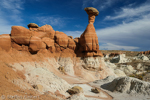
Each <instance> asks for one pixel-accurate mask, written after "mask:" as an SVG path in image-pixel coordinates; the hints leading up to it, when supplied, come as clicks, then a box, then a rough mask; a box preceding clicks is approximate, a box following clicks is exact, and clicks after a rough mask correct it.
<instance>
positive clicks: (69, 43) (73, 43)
mask: <svg viewBox="0 0 150 100" xmlns="http://www.w3.org/2000/svg"><path fill="white" fill-rule="evenodd" d="M68 48H69V49H73V50H75V48H76V43H75V42H74V40H73V39H70V38H69V39H68Z"/></svg>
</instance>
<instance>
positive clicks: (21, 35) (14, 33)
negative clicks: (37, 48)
mask: <svg viewBox="0 0 150 100" xmlns="http://www.w3.org/2000/svg"><path fill="white" fill-rule="evenodd" d="M31 36H32V32H31V31H29V30H28V29H26V28H25V27H22V26H12V30H11V39H13V40H14V41H15V42H16V43H18V44H25V45H29V41H30V38H31Z"/></svg>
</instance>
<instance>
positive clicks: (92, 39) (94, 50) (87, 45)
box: [79, 7, 101, 56]
mask: <svg viewBox="0 0 150 100" xmlns="http://www.w3.org/2000/svg"><path fill="white" fill-rule="evenodd" d="M84 10H85V11H86V12H87V14H88V15H89V16H88V18H89V24H88V25H87V27H86V29H85V31H84V32H83V33H82V34H81V36H80V39H79V43H80V45H81V47H82V50H81V51H82V52H84V53H85V56H100V55H101V54H98V51H99V44H98V37H97V34H96V31H95V27H94V25H93V23H94V21H95V16H97V15H98V14H99V11H98V10H97V9H95V8H93V7H87V8H85V9H84Z"/></svg>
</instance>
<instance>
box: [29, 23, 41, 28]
mask: <svg viewBox="0 0 150 100" xmlns="http://www.w3.org/2000/svg"><path fill="white" fill-rule="evenodd" d="M27 26H28V28H30V27H31V28H38V27H39V26H38V25H37V24H35V23H30V24H28V25H27Z"/></svg>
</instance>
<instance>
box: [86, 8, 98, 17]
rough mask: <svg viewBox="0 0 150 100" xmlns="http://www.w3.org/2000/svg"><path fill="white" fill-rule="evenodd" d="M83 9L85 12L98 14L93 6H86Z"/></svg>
mask: <svg viewBox="0 0 150 100" xmlns="http://www.w3.org/2000/svg"><path fill="white" fill-rule="evenodd" d="M84 10H85V11H86V12H87V14H88V15H90V14H93V15H95V16H97V15H98V14H99V11H98V10H97V9H96V8H93V7H87V8H84Z"/></svg>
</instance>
